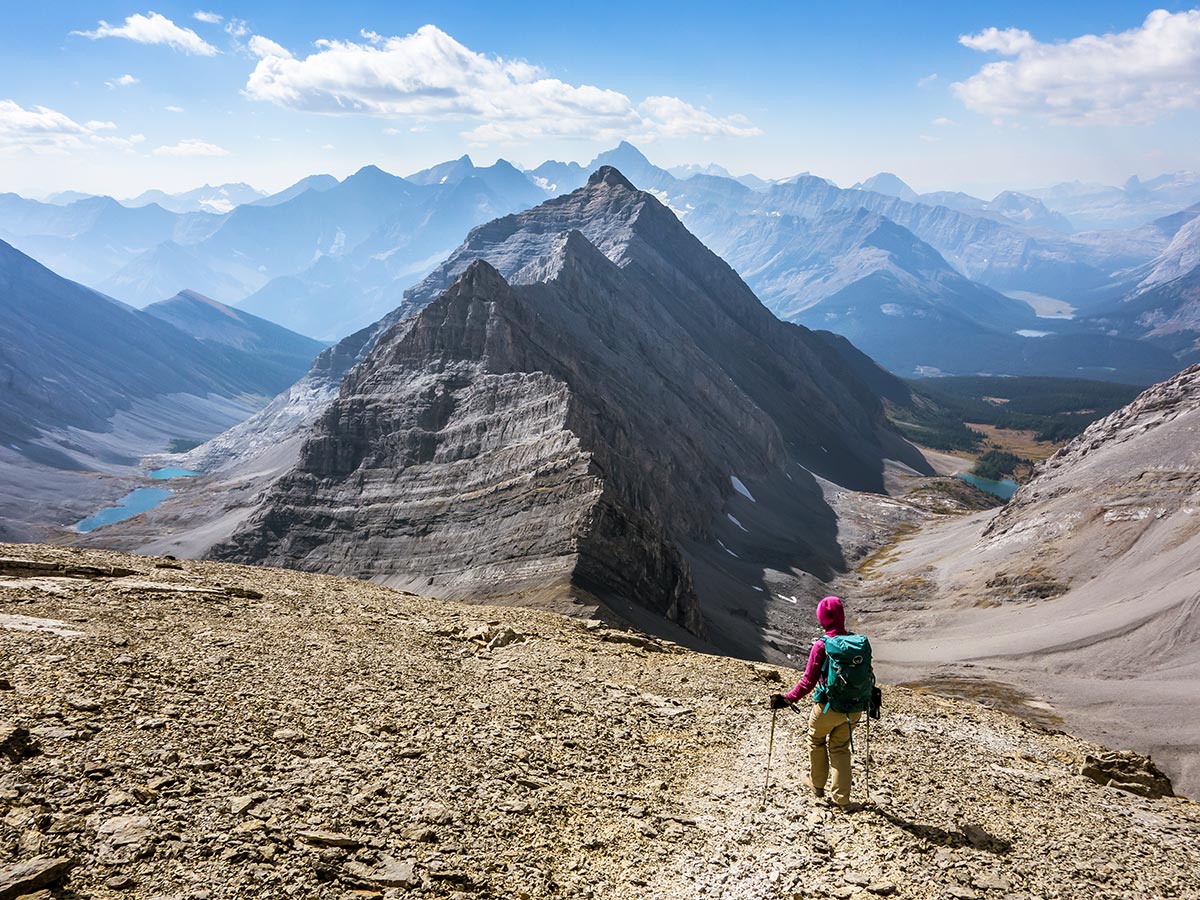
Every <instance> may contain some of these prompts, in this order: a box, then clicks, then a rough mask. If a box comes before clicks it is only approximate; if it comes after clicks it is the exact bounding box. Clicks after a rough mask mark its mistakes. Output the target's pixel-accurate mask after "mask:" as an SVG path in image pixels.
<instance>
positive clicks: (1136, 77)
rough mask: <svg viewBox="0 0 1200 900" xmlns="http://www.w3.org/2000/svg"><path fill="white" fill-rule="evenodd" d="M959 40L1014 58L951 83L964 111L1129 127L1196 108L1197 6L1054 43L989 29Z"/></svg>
mask: <svg viewBox="0 0 1200 900" xmlns="http://www.w3.org/2000/svg"><path fill="white" fill-rule="evenodd" d="M959 43H961V44H962V45H963V46H965V47H970V48H972V49H974V50H981V51H985V52H991V53H997V54H999V55H1001V56H1009V57H1013V59H1008V60H1003V61H1000V62H992V63H988V64H987V65H985V66H984V67H983V68H982V69H980V70H979V72H977V73H976V74H975V75H972V76H971V77H970V78H968V79H966V80H965V81H963V82H959V83H956V84H954V85H952V86H951V87H952V88H953V90H954V93H955V94H956V95H957V97H958V98H959V100H961V101H962V103H963V104H964V105H965V106H966V107H967V108H968V109H971V110H974V111H975V112H978V113H981V114H983V115H986V116H989V117H991V118H993V119H1001V120H1003V119H1005V118H1010V117H1017V116H1026V115H1031V116H1037V117H1039V118H1042V119H1045V120H1047V121H1049V122H1052V123H1057V124H1071V125H1133V124H1147V123H1150V122H1153V121H1155V120H1157V119H1160V118H1162V117H1163V116H1165V115H1168V114H1169V113H1171V112H1174V111H1176V110H1180V109H1194V108H1196V107H1200V10H1190V11H1187V12H1179V13H1170V12H1167V11H1166V10H1164V9H1157V10H1155V11H1153V12H1151V13H1150V14H1149V15H1148V16H1146V20H1145V21H1144V22H1143V23H1142V24H1141V25H1140V26H1138V27H1136V28H1131V29H1129V30H1128V31H1121V32H1117V33H1114V34H1102V35H1096V34H1085V35H1080V36H1079V37H1076V38H1073V39H1072V40H1069V41H1062V42H1057V43H1042V42H1040V41H1038V40H1036V39H1035V38H1034V37H1033V36H1032V35H1030V34H1029V32H1027V31H1022V30H1019V29H1015V28H1008V29H1005V30H1003V31H1001V30H999V29H996V28H988V29H985V30H984V31H981V32H979V33H978V34H967V35H963V36H962V37H960V38H959Z"/></svg>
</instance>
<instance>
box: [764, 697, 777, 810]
mask: <svg viewBox="0 0 1200 900" xmlns="http://www.w3.org/2000/svg"><path fill="white" fill-rule="evenodd" d="M778 715H779V710H777V709H773V710H771V739H770V740H769V741H768V742H767V780H766V781H764V782H763V796H762V806H761V807H760V808H761V809H766V808H767V788H768V787H770V785H771V756H772V755H773V754H774V753H775V717H776V716H778Z"/></svg>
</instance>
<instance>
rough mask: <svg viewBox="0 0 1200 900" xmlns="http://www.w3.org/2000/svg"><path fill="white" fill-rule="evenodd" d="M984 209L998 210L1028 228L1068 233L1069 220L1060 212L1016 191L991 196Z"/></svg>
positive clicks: (1007, 217) (1069, 230) (1071, 227)
mask: <svg viewBox="0 0 1200 900" xmlns="http://www.w3.org/2000/svg"><path fill="white" fill-rule="evenodd" d="M985 209H986V210H987V211H989V212H998V213H1000V215H1002V216H1004V218H1006V219H1008V220H1010V221H1012V222H1016V223H1017V224H1018V225H1024V226H1026V227H1028V228H1048V229H1050V230H1052V231H1061V232H1063V233H1064V234H1070V233H1071V232H1072V231H1074V230H1075V229H1074V226H1072V224H1071V221H1070V220H1069V219H1068V218H1067V217H1066V216H1064V215H1063V214H1062V213H1058V212H1055V211H1054V210H1052V209H1049V208H1047V206H1046V204H1044V203H1043V202H1042V201H1041V200H1039V199H1037V198H1036V197H1030V196H1029V195H1028V194H1021V193H1018V192H1016V191H1003V192H1001V193H999V194H997V195H996V196H995V197H993V198H992V200H991V202H990V203H988V204H987V206H986V207H985Z"/></svg>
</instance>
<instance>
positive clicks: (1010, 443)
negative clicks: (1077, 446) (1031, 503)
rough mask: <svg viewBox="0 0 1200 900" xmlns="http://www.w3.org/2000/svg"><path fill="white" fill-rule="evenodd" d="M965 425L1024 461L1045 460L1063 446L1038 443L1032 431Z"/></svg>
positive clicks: (1053, 443) (970, 423)
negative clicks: (1021, 457)
mask: <svg viewBox="0 0 1200 900" xmlns="http://www.w3.org/2000/svg"><path fill="white" fill-rule="evenodd" d="M965 424H966V426H967V427H968V428H973V429H974V430H976V431H978V432H980V433H981V434H983V435H985V436H986V437H987V439H988V440H989V441H991V442H992V443H993V444H995V445H996V446H997V447H999V448H1000V449H1001V450H1007V451H1008V452H1009V453H1015V454H1017V456H1023V457H1025V458H1026V459H1032V460H1039V459H1047V458H1048V457H1051V456H1053V455H1054V454H1055V452H1056V451H1057V450H1058V448H1059V447H1061V446H1062V445H1063V444H1062V443H1055V442H1054V441H1039V440H1038V439H1037V438H1036V436H1035V435H1036V433H1035V432H1033V431H1015V430H1012V429H1008V428H997V427H996V426H995V425H979V424H976V423H974V422H967V423H965ZM1063 443H1066V442H1065V441H1064V442H1063Z"/></svg>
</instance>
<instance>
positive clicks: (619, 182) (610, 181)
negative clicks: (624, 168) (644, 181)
mask: <svg viewBox="0 0 1200 900" xmlns="http://www.w3.org/2000/svg"><path fill="white" fill-rule="evenodd" d="M601 184H607V185H609V186H612V187H623V188H626V189H628V190H631V191H635V190H637V188H635V187H634V186H633V182H632V181H630V180H629V179H628V178H626V177H625V176H624V175H622V174H621V173H620V172H619V171H617V169H616V167H615V166H601V167H600V168H598V169H597V170H596V171H595V172H593V173H592V174H591V176H589V178H588V182H587V186H588V187H596V186H597V185H601Z"/></svg>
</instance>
